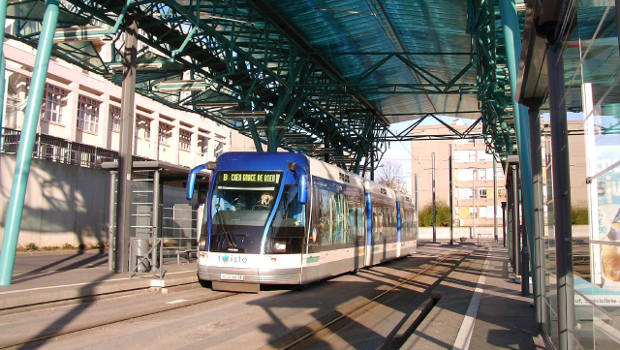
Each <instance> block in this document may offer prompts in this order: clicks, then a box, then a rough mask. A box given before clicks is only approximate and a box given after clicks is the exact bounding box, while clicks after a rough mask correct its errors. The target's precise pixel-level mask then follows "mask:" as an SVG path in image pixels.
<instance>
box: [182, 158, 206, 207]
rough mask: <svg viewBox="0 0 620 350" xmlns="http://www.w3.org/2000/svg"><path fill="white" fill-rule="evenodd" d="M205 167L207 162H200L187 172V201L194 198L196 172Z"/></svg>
mask: <svg viewBox="0 0 620 350" xmlns="http://www.w3.org/2000/svg"><path fill="white" fill-rule="evenodd" d="M206 168H207V164H201V165H199V166H197V167H195V168H194V169H192V170H191V171H190V172H189V175H188V176H187V195H186V196H185V197H186V198H187V200H188V201H191V200H192V199H193V198H194V188H195V187H196V174H198V173H199V172H200V171H202V170H205V169H206Z"/></svg>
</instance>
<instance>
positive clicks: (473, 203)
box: [411, 120, 588, 227]
mask: <svg viewBox="0 0 620 350" xmlns="http://www.w3.org/2000/svg"><path fill="white" fill-rule="evenodd" d="M548 124H549V123H548V122H545V121H543V122H542V123H541V125H543V126H544V127H546V128H547V129H548ZM568 125H569V132H570V136H569V148H570V166H571V175H570V176H571V178H575V181H571V191H572V192H571V205H572V207H573V208H581V209H585V208H587V207H588V198H587V193H586V189H585V187H584V186H583V184H582V183H581V182H580V181H578V180H577V179H583V178H584V177H585V165H586V163H585V161H586V159H585V139H584V136H583V122H582V121H578V120H576V121H569V122H568ZM451 126H452V127H453V128H455V129H456V130H458V131H459V132H464V131H465V130H466V129H467V127H468V125H464V124H463V123H462V122H461V123H459V122H455V123H453V124H452V125H451ZM547 131H548V130H547ZM413 132H415V133H416V135H445V134H448V133H449V132H450V131H449V130H448V129H447V128H446V127H445V126H443V125H426V126H418V127H417V128H416V129H414V131H413ZM480 133H481V130H480V127H476V128H474V129H473V130H472V134H480ZM429 142H432V143H429ZM431 144H432V147H431V146H429V145H431ZM411 147H412V152H411V153H412V155H413V158H412V167H411V168H412V174H413V175H412V176H413V177H414V179H413V180H412V183H414V181H415V177H416V176H417V181H418V190H417V192H418V196H419V206H420V209H423V208H424V207H427V206H430V205H432V201H433V200H432V198H433V185H432V176H433V175H432V174H433V169H434V173H435V189H434V191H435V200H436V202H437V203H438V205H439V203H441V204H445V205H449V202H450V168H449V157H450V147H452V148H451V149H452V186H453V187H452V193H453V197H452V198H453V206H454V209H453V210H454V211H453V219H454V225H455V226H468V227H473V226H492V225H493V220H494V215H495V213H497V217H498V219H499V224H501V216H502V209H501V202H503V201H506V189H505V187H504V184H505V181H506V179H505V176H504V169H502V164H501V163H500V162H496V166H495V169H496V170H495V181H496V190H497V192H494V186H493V177H494V172H493V156H492V155H491V154H490V153H488V152H487V146H486V144H485V143H484V141H483V140H482V139H459V140H437V141H416V142H412V145H411ZM545 151H546V149H545V144H544V143H543V149H542V150H541V152H542V154H543V156H544V154H545ZM433 158H434V166H433ZM414 190H415V189H414ZM495 196H497V201H496V204H497V207H496V211H495V212H494V210H493V206H494V197H495Z"/></svg>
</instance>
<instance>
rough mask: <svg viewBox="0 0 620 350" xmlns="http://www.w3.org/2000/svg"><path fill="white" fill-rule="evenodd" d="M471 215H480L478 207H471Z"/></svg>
mask: <svg viewBox="0 0 620 350" xmlns="http://www.w3.org/2000/svg"><path fill="white" fill-rule="evenodd" d="M469 216H471V217H472V218H477V217H478V208H476V207H470V208H469Z"/></svg>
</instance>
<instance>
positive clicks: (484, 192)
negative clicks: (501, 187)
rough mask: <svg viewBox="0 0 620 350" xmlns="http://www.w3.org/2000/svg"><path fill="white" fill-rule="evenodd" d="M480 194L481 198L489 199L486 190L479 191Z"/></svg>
mask: <svg viewBox="0 0 620 350" xmlns="http://www.w3.org/2000/svg"><path fill="white" fill-rule="evenodd" d="M478 193H479V194H480V198H487V189H486V188H481V189H479V190H478Z"/></svg>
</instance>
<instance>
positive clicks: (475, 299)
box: [401, 245, 545, 349]
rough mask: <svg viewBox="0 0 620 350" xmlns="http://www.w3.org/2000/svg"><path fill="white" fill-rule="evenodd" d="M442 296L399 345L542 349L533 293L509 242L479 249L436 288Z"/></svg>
mask: <svg viewBox="0 0 620 350" xmlns="http://www.w3.org/2000/svg"><path fill="white" fill-rule="evenodd" d="M435 292H436V293H438V294H439V295H440V296H441V298H440V299H439V301H438V302H437V304H436V305H435V306H434V307H433V309H432V310H431V311H430V312H429V314H428V315H427V316H426V317H425V319H424V320H423V321H422V323H420V325H419V326H418V327H417V329H416V331H415V332H414V333H413V335H412V336H411V337H409V339H407V341H406V342H405V343H404V344H403V346H402V347H401V349H413V348H416V349H468V348H469V349H544V348H545V346H544V341H543V339H542V337H541V336H540V335H539V332H538V328H537V325H536V319H535V308H534V306H533V304H532V303H533V299H532V298H531V297H523V296H521V295H520V292H521V287H520V285H519V284H516V283H514V282H512V278H511V274H510V265H509V263H508V259H507V252H506V249H505V248H499V247H497V246H495V245H493V246H491V247H485V248H481V249H477V250H476V251H475V252H474V253H473V254H472V255H470V256H469V257H468V258H467V259H465V261H463V263H461V265H460V266H459V267H457V268H456V269H455V270H454V271H452V272H451V273H450V274H449V275H448V276H447V277H446V278H445V279H444V280H443V281H442V282H441V283H440V285H439V286H437V288H436V289H435Z"/></svg>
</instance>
